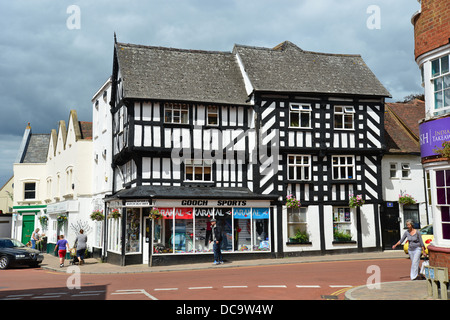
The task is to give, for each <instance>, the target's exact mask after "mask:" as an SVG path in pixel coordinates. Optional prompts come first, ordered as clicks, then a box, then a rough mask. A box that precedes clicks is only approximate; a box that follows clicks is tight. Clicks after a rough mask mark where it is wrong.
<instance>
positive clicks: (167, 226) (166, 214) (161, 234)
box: [153, 208, 173, 253]
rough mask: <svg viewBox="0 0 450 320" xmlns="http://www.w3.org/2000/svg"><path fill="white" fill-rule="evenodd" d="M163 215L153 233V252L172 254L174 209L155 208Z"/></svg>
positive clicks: (155, 225)
mask: <svg viewBox="0 0 450 320" xmlns="http://www.w3.org/2000/svg"><path fill="white" fill-rule="evenodd" d="M155 209H156V210H158V211H159V213H160V214H161V218H160V219H158V220H156V221H155V223H154V224H153V225H154V232H153V252H154V253H172V252H173V246H172V238H173V236H172V231H173V208H155Z"/></svg>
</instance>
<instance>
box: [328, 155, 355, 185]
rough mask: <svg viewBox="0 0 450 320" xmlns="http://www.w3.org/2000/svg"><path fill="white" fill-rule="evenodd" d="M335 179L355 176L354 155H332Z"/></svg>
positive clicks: (346, 178)
mask: <svg viewBox="0 0 450 320" xmlns="http://www.w3.org/2000/svg"><path fill="white" fill-rule="evenodd" d="M331 165H332V168H333V179H334V180H350V179H354V178H355V157H354V156H332V163H331Z"/></svg>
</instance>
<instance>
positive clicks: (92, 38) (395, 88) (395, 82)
mask: <svg viewBox="0 0 450 320" xmlns="http://www.w3.org/2000/svg"><path fill="white" fill-rule="evenodd" d="M70 5H77V6H78V7H79V8H80V13H81V15H80V17H81V28H80V29H79V30H77V29H75V30H70V29H68V28H67V25H66V21H67V19H68V18H69V17H70V14H68V13H67V8H68V7H69V6H70ZM370 5H377V6H378V7H379V8H380V10H381V29H377V30H370V29H368V28H367V25H366V22H367V19H368V18H369V16H370V15H369V14H368V13H367V12H366V10H367V8H368V7H369V6H370ZM418 9H419V4H418V3H417V2H416V1H413V0H395V1H392V0H380V1H376V0H373V1H372V0H343V1H337V0H314V1H312V0H303V1H302V0H215V1H210V0H150V1H149V0H133V1H106V0H96V1H92V0H90V1H88V0H84V1H71V0H67V1H61V0H33V1H31V0H27V1H25V0H14V1H1V2H0V18H1V19H0V29H1V30H2V32H1V33H0V96H1V97H2V103H1V104H0V108H1V110H0V111H1V116H0V117H1V125H0V146H1V147H2V149H3V150H5V152H3V154H2V155H0V162H1V163H2V164H1V166H0V185H1V184H2V182H4V181H5V180H6V179H7V178H8V177H7V176H9V175H11V174H12V162H13V161H14V158H15V154H16V153H17V148H18V143H19V142H16V143H17V146H15V145H14V143H13V142H12V141H14V140H16V141H20V137H21V136H22V134H23V131H24V129H25V126H26V125H27V123H28V122H31V127H32V131H33V132H34V133H49V132H50V130H51V129H53V128H54V129H56V128H57V122H58V121H59V120H66V121H67V119H68V116H69V110H70V109H76V110H77V112H78V118H79V120H84V121H91V101H90V100H91V98H92V96H93V94H94V93H95V92H96V91H97V89H98V88H99V87H100V86H101V85H102V84H103V82H104V81H105V80H106V79H107V78H108V76H109V75H110V73H111V70H112V55H113V34H114V32H116V33H117V36H118V40H119V41H121V42H130V43H138V44H144V45H156V46H167V47H176V48H186V49H203V50H222V51H231V50H232V48H233V45H234V44H235V43H238V44H244V45H255V46H267V47H272V46H275V45H277V44H278V43H280V42H282V41H285V40H290V41H292V42H294V43H295V44H297V45H298V46H299V47H301V48H302V49H304V50H310V51H321V52H329V53H354V54H361V55H362V57H363V58H364V60H365V61H366V63H367V65H368V66H369V67H370V68H371V69H372V70H373V72H374V73H375V74H376V75H377V77H378V78H379V79H380V81H381V82H382V83H383V84H384V85H385V87H386V88H387V89H388V90H389V91H390V92H391V94H392V95H393V98H394V100H400V99H402V98H403V97H404V96H406V95H408V94H410V93H416V92H421V91H422V88H421V87H420V75H419V71H418V68H417V65H416V64H415V62H414V56H413V50H414V44H413V27H412V25H411V23H410V18H411V16H412V14H413V13H414V12H415V11H416V10H418ZM11 137H14V139H11ZM6 141H8V143H6ZM6 149H8V151H6ZM12 154H13V155H14V156H11V155H12ZM5 163H9V166H8V165H5ZM8 167H10V168H11V170H9V172H7V170H6V169H5V168H8Z"/></svg>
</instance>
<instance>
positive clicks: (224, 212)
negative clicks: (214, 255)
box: [214, 208, 233, 252]
mask: <svg viewBox="0 0 450 320" xmlns="http://www.w3.org/2000/svg"><path fill="white" fill-rule="evenodd" d="M232 212H233V209H232V208H215V209H214V218H215V219H216V220H217V226H218V227H219V228H220V230H221V232H222V246H221V249H222V252H232V251H233V221H232V220H233V215H232Z"/></svg>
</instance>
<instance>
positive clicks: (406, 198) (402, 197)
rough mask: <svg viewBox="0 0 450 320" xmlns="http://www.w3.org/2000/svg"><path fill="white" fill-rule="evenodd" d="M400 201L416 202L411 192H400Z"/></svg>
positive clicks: (405, 203)
mask: <svg viewBox="0 0 450 320" xmlns="http://www.w3.org/2000/svg"><path fill="white" fill-rule="evenodd" d="M398 202H399V203H400V204H402V205H408V204H416V203H417V202H416V200H415V199H414V198H413V197H412V196H411V195H410V194H403V193H402V194H400V195H399V196H398Z"/></svg>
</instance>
